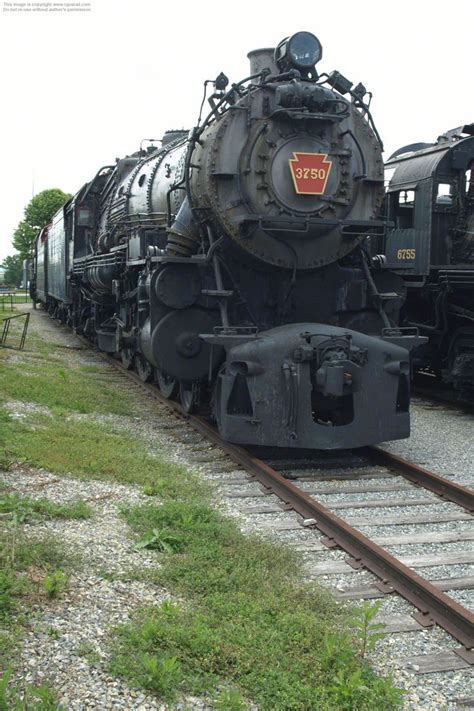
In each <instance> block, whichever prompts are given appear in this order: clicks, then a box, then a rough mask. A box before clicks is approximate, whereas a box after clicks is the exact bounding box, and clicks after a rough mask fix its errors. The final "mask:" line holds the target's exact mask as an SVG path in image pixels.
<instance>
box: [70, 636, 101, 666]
mask: <svg viewBox="0 0 474 711" xmlns="http://www.w3.org/2000/svg"><path fill="white" fill-rule="evenodd" d="M76 654H77V656H78V657H84V658H85V659H86V660H87V661H88V663H89V664H90V665H91V666H92V665H94V664H98V663H99V662H100V659H101V657H100V654H99V652H98V651H97V649H96V648H95V646H94V645H93V644H92V642H81V643H80V644H78V645H77V647H76Z"/></svg>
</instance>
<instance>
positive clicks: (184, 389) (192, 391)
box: [179, 381, 201, 415]
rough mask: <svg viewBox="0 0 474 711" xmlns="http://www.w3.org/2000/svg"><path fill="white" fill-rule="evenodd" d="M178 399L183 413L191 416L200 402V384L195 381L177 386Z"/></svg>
mask: <svg viewBox="0 0 474 711" xmlns="http://www.w3.org/2000/svg"><path fill="white" fill-rule="evenodd" d="M179 399H180V402H181V407H182V408H183V410H184V412H186V413H187V414H188V415H191V414H192V413H193V412H196V410H197V408H198V407H199V405H200V402H201V384H200V383H198V382H197V381H194V382H192V383H180V384H179Z"/></svg>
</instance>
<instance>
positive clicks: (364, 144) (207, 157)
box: [36, 32, 418, 449]
mask: <svg viewBox="0 0 474 711" xmlns="http://www.w3.org/2000/svg"><path fill="white" fill-rule="evenodd" d="M248 56H249V59H250V75H249V76H248V77H246V78H245V79H244V80H242V81H239V82H237V83H233V84H231V85H230V86H229V82H228V79H227V77H226V76H225V75H224V74H223V73H221V74H220V75H219V76H218V77H217V79H216V80H215V81H213V82H210V81H206V82H205V94H204V99H203V105H204V104H205V98H206V91H207V89H208V88H209V87H211V89H210V92H208V93H210V95H209V96H208V97H207V98H208V103H209V107H210V111H209V113H208V115H207V117H206V118H204V120H201V116H200V117H199V120H198V122H197V125H196V126H195V127H194V128H193V129H192V130H191V131H180V130H177V131H168V132H167V133H166V134H165V135H164V137H163V139H162V141H161V146H160V147H156V146H153V145H152V146H149V147H148V148H147V149H146V150H145V149H143V148H142V149H141V150H140V151H138V152H137V153H134V154H133V155H130V156H127V157H125V158H123V159H121V160H118V161H117V163H116V165H114V166H105V167H103V168H101V169H100V170H99V171H98V172H97V174H96V176H95V177H94V178H93V180H92V181H90V182H89V183H87V184H86V185H85V186H84V187H83V188H82V189H81V190H80V191H79V192H78V193H77V194H76V195H75V196H74V198H72V200H71V201H70V202H69V203H67V204H66V205H65V206H64V207H63V208H62V209H61V210H60V211H59V212H58V214H57V215H56V216H55V218H54V219H53V223H52V225H51V226H50V227H49V228H48V232H47V234H46V235H44V234H42V235H41V237H40V238H39V239H38V241H37V247H36V249H37V257H36V260H37V264H38V265H40V264H41V265H42V266H41V273H42V274H43V275H44V273H45V270H44V266H43V264H44V261H45V259H46V261H47V258H48V255H49V259H50V261H52V262H53V267H52V269H51V267H48V272H47V273H48V274H50V275H51V274H53V275H54V282H55V283H54V289H51V290H49V291H48V290H47V291H46V294H47V296H46V297H45V298H44V299H41V297H40V295H39V292H38V296H37V297H36V298H37V299H38V300H43V303H45V305H46V306H47V307H48V308H49V309H50V311H51V312H52V313H53V314H54V315H56V316H57V317H58V318H62V319H63V320H66V321H67V322H68V323H70V324H71V325H72V326H73V327H74V328H75V329H77V330H78V331H81V332H83V333H84V334H85V335H86V336H88V337H89V338H90V339H91V340H93V341H94V342H95V343H97V345H98V347H99V348H101V349H102V350H104V351H107V352H109V353H115V354H120V357H121V358H122V361H123V363H124V364H125V365H126V366H127V367H130V368H132V367H134V368H135V369H136V370H137V372H138V374H139V375H140V377H141V378H142V379H144V380H148V379H154V380H155V381H156V382H157V384H158V386H159V387H160V389H161V391H162V392H163V394H164V395H165V396H167V397H174V396H175V395H176V394H177V392H178V391H179V397H180V399H181V402H182V405H183V407H184V409H185V410H186V411H188V412H189V411H191V410H193V409H194V408H197V407H205V408H207V409H210V410H211V411H212V414H213V416H214V418H215V421H216V423H217V426H218V428H219V430H220V433H221V435H222V436H223V437H224V438H225V439H228V440H230V441H233V442H241V443H245V444H258V445H266V446H275V447H278V446H283V447H299V448H321V449H334V448H344V447H357V446H362V445H367V444H372V443H374V442H379V441H382V440H387V439H397V438H401V437H406V436H408V434H409V353H408V350H409V349H410V348H411V347H412V346H413V345H415V344H416V343H418V339H417V336H416V333H414V331H413V329H412V330H411V331H410V330H408V331H403V330H402V329H400V328H398V326H397V324H398V317H399V311H400V308H401V306H402V303H403V300H404V284H403V279H402V278H401V277H399V276H397V275H395V274H394V273H393V272H390V271H387V270H386V269H383V268H377V267H380V262H378V261H377V260H373V259H371V258H370V255H369V253H368V250H367V249H366V240H367V237H368V236H375V235H379V234H380V233H381V232H382V231H383V229H384V224H385V223H384V221H383V219H381V218H380V212H381V204H382V200H383V195H384V190H383V162H382V155H381V142H380V138H379V136H378V133H377V131H376V129H375V126H374V123H373V120H372V115H371V112H370V95H369V94H367V92H366V90H365V88H364V86H363V85H362V84H358V85H357V86H355V87H354V86H353V84H352V83H351V82H350V81H349V80H348V79H347V78H346V77H344V76H343V75H342V74H341V73H339V72H336V71H335V72H332V73H330V74H329V75H328V74H321V75H320V74H318V71H317V69H316V65H317V64H318V62H319V60H320V59H321V57H322V47H321V44H320V42H319V40H318V39H317V38H316V37H315V36H314V35H313V34H311V33H308V32H298V33H296V34H295V35H293V36H292V37H290V38H286V39H285V40H283V41H282V42H280V44H279V45H278V46H277V48H276V49H261V50H255V51H253V52H250V54H249V55H248ZM368 97H369V98H368ZM58 273H59V274H60V275H62V276H61V279H60V283H59V284H58V283H57V282H56V275H57V274H58ZM44 293H45V292H44V290H43V291H42V292H41V294H44Z"/></svg>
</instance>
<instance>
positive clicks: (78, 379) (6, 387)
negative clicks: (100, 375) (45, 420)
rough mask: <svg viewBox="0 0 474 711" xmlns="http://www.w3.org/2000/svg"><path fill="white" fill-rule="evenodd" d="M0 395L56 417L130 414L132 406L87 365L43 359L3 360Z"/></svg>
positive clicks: (0, 374) (0, 375)
mask: <svg viewBox="0 0 474 711" xmlns="http://www.w3.org/2000/svg"><path fill="white" fill-rule="evenodd" d="M0 392H1V393H2V394H3V396H4V397H5V398H9V399H12V400H21V401H24V402H33V403H35V404H38V405H42V406H46V407H48V408H50V409H51V410H52V411H55V412H57V413H58V414H63V413H70V412H80V413H91V412H97V413H101V414H109V413H110V414H115V415H128V414H130V412H131V411H132V413H133V411H134V407H133V403H131V402H130V401H129V400H128V398H126V397H124V396H123V394H122V393H119V392H117V390H116V388H113V387H111V386H110V385H108V384H107V382H103V381H99V380H98V379H97V377H95V373H94V371H91V370H90V367H89V366H82V367H81V366H78V365H72V364H71V363H69V365H66V364H65V363H61V362H55V363H48V362H45V361H44V360H43V359H42V360H40V361H39V362H38V361H35V360H34V359H33V360H31V361H29V362H28V364H25V363H11V364H10V363H8V361H7V362H6V363H5V364H4V367H3V368H2V369H1V370H0Z"/></svg>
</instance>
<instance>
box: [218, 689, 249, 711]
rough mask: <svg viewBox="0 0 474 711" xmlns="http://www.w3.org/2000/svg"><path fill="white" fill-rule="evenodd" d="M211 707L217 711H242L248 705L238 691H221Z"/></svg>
mask: <svg viewBox="0 0 474 711" xmlns="http://www.w3.org/2000/svg"><path fill="white" fill-rule="evenodd" d="M213 706H214V708H215V709H216V710H217V711H243V710H244V709H245V708H247V706H248V704H247V703H246V702H245V701H244V699H243V698H242V694H241V693H240V691H239V690H238V689H222V691H221V692H220V694H219V696H217V697H216V698H215V699H214V701H213Z"/></svg>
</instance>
